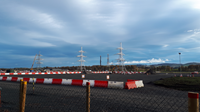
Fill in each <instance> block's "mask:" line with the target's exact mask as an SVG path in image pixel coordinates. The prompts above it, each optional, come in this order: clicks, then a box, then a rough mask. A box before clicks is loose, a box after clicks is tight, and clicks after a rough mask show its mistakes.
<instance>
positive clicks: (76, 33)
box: [0, 0, 200, 68]
mask: <svg viewBox="0 0 200 112" xmlns="http://www.w3.org/2000/svg"><path fill="white" fill-rule="evenodd" d="M120 42H122V46H123V48H124V50H123V53H124V54H125V55H124V56H123V57H124V59H125V60H126V62H125V64H140V63H141V64H149V63H179V54H178V53H179V52H181V63H187V62H200V44H199V43H200V1H199V0H59V1H58V0H20V1H15V0H12V1H11V0H1V1H0V53H1V55H0V68H13V67H31V65H32V63H33V60H34V57H35V55H36V54H38V53H39V51H40V52H41V54H42V55H43V56H42V57H41V58H43V59H44V60H43V61H42V62H43V64H42V67H45V66H51V67H58V66H78V65H79V62H78V61H77V60H79V58H78V57H77V55H79V52H78V51H79V50H80V49H81V47H83V50H84V51H86V52H85V53H84V55H85V56H87V57H85V58H84V59H85V60H86V62H85V65H87V66H89V65H90V66H91V65H99V60H100V55H101V57H102V64H103V65H106V64H107V54H109V55H110V62H111V63H114V64H115V63H116V62H117V60H116V59H117V58H118V57H119V56H118V55H115V54H117V53H118V52H119V50H117V49H116V48H118V47H120ZM34 67H36V64H35V65H34Z"/></svg>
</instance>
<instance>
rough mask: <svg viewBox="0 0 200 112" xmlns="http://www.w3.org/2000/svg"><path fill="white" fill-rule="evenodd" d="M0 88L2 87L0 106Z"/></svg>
mask: <svg viewBox="0 0 200 112" xmlns="http://www.w3.org/2000/svg"><path fill="white" fill-rule="evenodd" d="M1 90H2V88H1V87H0V107H1Z"/></svg>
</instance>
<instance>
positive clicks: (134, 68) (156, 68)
mask: <svg viewBox="0 0 200 112" xmlns="http://www.w3.org/2000/svg"><path fill="white" fill-rule="evenodd" d="M85 68H86V70H91V71H106V70H110V71H120V70H121V67H120V66H119V65H110V66H104V65H102V66H100V65H93V66H85ZM125 68H126V70H127V71H147V70H149V69H152V70H154V71H162V72H165V71H166V72H179V71H180V67H170V66H153V65H152V66H146V65H140V66H136V65H125ZM7 69H14V70H30V68H0V70H7ZM34 69H37V68H34ZM42 69H61V70H69V71H79V70H80V66H62V67H48V66H46V67H43V68H42ZM199 70H200V65H189V66H181V71H182V72H194V71H199Z"/></svg>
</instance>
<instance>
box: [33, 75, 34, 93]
mask: <svg viewBox="0 0 200 112" xmlns="http://www.w3.org/2000/svg"><path fill="white" fill-rule="evenodd" d="M33 94H34V77H33Z"/></svg>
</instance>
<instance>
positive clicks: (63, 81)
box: [61, 79, 72, 85]
mask: <svg viewBox="0 0 200 112" xmlns="http://www.w3.org/2000/svg"><path fill="white" fill-rule="evenodd" d="M61 84H64V85H72V79H62V83H61Z"/></svg>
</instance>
